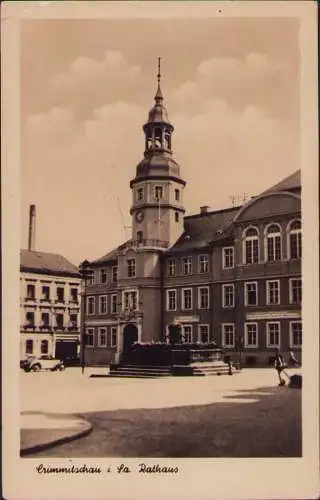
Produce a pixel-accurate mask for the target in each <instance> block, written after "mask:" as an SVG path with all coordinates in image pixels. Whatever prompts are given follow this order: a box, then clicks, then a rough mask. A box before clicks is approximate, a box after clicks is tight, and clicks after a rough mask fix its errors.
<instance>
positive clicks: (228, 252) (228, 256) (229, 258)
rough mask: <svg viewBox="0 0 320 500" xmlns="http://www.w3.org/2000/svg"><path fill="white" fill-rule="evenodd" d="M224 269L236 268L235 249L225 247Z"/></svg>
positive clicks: (223, 254)
mask: <svg viewBox="0 0 320 500" xmlns="http://www.w3.org/2000/svg"><path fill="white" fill-rule="evenodd" d="M222 267H223V269H231V268H232V267H234V248H233V247H224V248H223V249H222Z"/></svg>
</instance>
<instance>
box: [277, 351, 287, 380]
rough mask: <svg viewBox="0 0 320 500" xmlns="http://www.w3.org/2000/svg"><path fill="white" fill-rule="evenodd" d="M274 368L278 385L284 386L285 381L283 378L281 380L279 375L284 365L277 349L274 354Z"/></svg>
mask: <svg viewBox="0 0 320 500" xmlns="http://www.w3.org/2000/svg"><path fill="white" fill-rule="evenodd" d="M274 367H275V369H276V370H277V373H278V377H279V385H280V386H282V385H285V383H286V381H285V380H284V378H282V376H281V373H282V372H283V370H284V368H285V365H284V362H283V356H282V355H281V354H280V352H279V350H278V349H277V350H276V352H275V361H274Z"/></svg>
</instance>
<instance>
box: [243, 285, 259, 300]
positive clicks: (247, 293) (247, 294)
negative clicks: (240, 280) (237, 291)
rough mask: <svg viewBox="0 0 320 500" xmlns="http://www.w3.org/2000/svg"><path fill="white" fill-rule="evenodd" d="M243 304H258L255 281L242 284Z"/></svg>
mask: <svg viewBox="0 0 320 500" xmlns="http://www.w3.org/2000/svg"><path fill="white" fill-rule="evenodd" d="M244 287H245V288H244V303H245V305H246V306H256V305H257V304H258V286H257V283H256V282H255V281H252V282H250V283H245V284H244Z"/></svg>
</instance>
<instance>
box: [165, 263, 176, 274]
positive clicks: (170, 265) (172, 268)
mask: <svg viewBox="0 0 320 500" xmlns="http://www.w3.org/2000/svg"><path fill="white" fill-rule="evenodd" d="M167 271H168V276H170V277H173V276H175V275H176V259H169V260H168V261H167Z"/></svg>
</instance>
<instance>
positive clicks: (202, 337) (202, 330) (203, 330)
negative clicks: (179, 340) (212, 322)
mask: <svg viewBox="0 0 320 500" xmlns="http://www.w3.org/2000/svg"><path fill="white" fill-rule="evenodd" d="M198 341H199V342H202V343H203V344H208V343H209V325H199V330H198Z"/></svg>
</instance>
